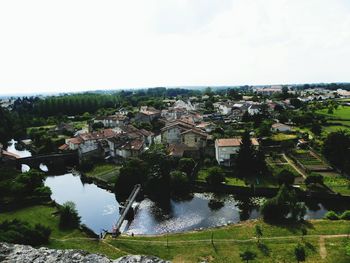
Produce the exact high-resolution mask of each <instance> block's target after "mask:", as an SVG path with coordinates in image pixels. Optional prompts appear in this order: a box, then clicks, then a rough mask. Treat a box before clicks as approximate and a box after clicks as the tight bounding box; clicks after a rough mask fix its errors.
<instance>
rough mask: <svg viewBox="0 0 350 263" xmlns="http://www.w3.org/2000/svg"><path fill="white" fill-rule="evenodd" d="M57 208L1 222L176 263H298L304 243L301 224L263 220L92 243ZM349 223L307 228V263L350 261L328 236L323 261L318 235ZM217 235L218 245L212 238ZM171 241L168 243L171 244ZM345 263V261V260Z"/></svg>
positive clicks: (60, 241) (78, 244) (58, 240)
mask: <svg viewBox="0 0 350 263" xmlns="http://www.w3.org/2000/svg"><path fill="white" fill-rule="evenodd" d="M56 212H57V209H56V208H55V207H52V206H43V205H40V206H33V207H29V208H24V209H20V210H16V211H13V212H8V213H1V214H0V221H3V220H6V219H14V218H18V219H22V220H26V221H28V222H30V223H31V224H36V223H41V224H43V225H46V226H49V227H50V228H51V229H52V235H51V240H50V243H49V244H48V246H49V247H51V248H60V249H67V248H74V249H83V250H86V251H89V252H91V253H100V254H104V255H106V256H108V257H110V258H117V257H120V256H122V255H125V254H146V255H155V256H158V257H161V258H164V259H168V260H172V261H173V262H175V263H176V262H199V261H202V260H207V261H208V262H241V260H240V257H239V253H241V252H242V251H244V250H246V249H250V250H252V251H254V252H256V253H257V256H258V257H257V259H256V260H255V261H254V262H295V259H294V247H295V245H296V244H297V243H298V242H301V237H300V233H301V232H300V227H301V225H287V226H277V225H269V224H266V223H264V222H262V221H260V220H259V221H257V220H254V221H247V222H244V223H241V224H236V225H231V226H227V227H221V228H214V229H208V230H204V231H198V232H188V233H182V234H171V235H162V236H154V237H151V236H135V237H130V236H121V237H119V238H117V239H112V238H107V239H105V240H103V241H97V240H94V239H90V238H89V237H88V236H87V235H86V234H85V233H83V232H82V231H80V230H65V231H62V230H60V229H59V227H58V222H59V218H58V216H57V215H56ZM348 222H349V221H347V222H346V221H342V220H339V221H328V220H314V221H309V222H307V224H306V227H307V229H308V233H307V235H306V237H304V242H302V243H304V244H305V246H306V251H307V262H348V261H345V260H349V259H350V257H348V256H346V255H345V249H344V244H347V242H349V241H348V240H346V239H344V237H333V238H329V239H327V238H325V246H326V249H327V252H328V256H327V257H326V259H325V260H322V259H321V255H320V253H319V247H320V245H319V240H320V238H319V236H318V235H337V234H347V233H348V232H349V230H350V226H349V223H348ZM256 224H259V225H260V226H261V227H262V229H263V237H262V239H261V241H260V243H262V244H263V246H260V248H259V247H258V245H257V241H256V239H255V238H254V236H255V234H254V233H255V231H254V229H255V225H256ZM212 235H213V243H212V242H211V237H212ZM167 240H168V241H167ZM340 259H341V260H343V261H339V260H340Z"/></svg>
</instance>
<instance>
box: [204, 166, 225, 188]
mask: <svg viewBox="0 0 350 263" xmlns="http://www.w3.org/2000/svg"><path fill="white" fill-rule="evenodd" d="M205 180H206V181H207V183H208V184H210V185H218V184H221V183H222V182H223V181H224V180H225V172H224V170H223V169H222V168H220V167H211V168H208V176H207V177H206V178H205Z"/></svg>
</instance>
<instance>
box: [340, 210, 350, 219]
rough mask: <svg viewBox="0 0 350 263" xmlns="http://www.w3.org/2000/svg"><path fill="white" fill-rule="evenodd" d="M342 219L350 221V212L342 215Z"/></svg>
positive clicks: (347, 211)
mask: <svg viewBox="0 0 350 263" xmlns="http://www.w3.org/2000/svg"><path fill="white" fill-rule="evenodd" d="M340 219H342V220H350V210H346V211H344V213H342V214H341V216H340Z"/></svg>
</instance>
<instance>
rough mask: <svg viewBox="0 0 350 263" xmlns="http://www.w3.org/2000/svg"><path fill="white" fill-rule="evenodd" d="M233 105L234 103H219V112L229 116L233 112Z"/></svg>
mask: <svg viewBox="0 0 350 263" xmlns="http://www.w3.org/2000/svg"><path fill="white" fill-rule="evenodd" d="M233 105H234V104H233V103H232V102H221V103H219V107H218V110H219V112H220V113H221V114H223V115H229V114H231V112H232V108H233Z"/></svg>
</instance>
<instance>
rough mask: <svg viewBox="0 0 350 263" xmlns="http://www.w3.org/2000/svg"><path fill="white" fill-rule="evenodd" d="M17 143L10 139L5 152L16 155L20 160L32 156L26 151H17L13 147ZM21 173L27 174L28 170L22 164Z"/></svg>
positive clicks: (27, 167) (28, 168)
mask: <svg viewBox="0 0 350 263" xmlns="http://www.w3.org/2000/svg"><path fill="white" fill-rule="evenodd" d="M16 143H17V141H15V140H14V139H12V140H11V141H10V142H9V146H8V147H7V149H6V151H8V152H10V153H14V154H16V155H18V156H19V157H21V158H25V157H30V156H32V153H31V152H30V151H28V150H25V149H24V150H17V149H16V147H15V145H16ZM21 170H22V172H23V173H24V172H28V171H29V170H30V167H29V166H28V165H26V164H22V167H21Z"/></svg>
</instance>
